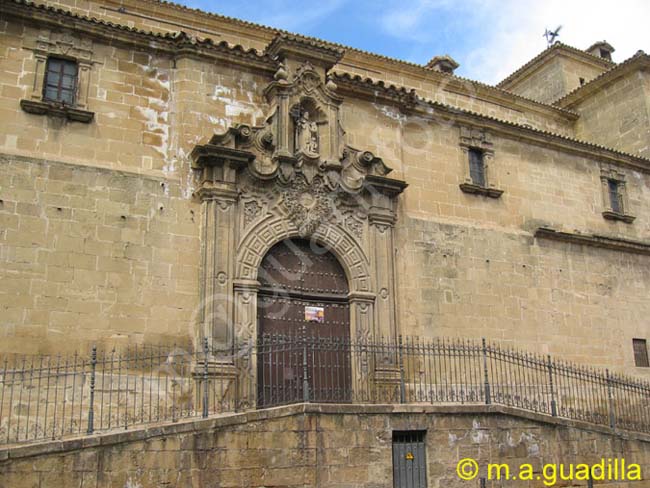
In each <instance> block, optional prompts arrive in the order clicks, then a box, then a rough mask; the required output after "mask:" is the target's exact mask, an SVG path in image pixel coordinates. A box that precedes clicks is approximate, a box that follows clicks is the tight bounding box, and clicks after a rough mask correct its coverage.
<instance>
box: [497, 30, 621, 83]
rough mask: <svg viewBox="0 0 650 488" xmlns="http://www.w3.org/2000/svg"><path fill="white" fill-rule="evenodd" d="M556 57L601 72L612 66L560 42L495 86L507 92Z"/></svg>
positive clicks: (605, 61) (604, 60) (610, 63)
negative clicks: (573, 61)
mask: <svg viewBox="0 0 650 488" xmlns="http://www.w3.org/2000/svg"><path fill="white" fill-rule="evenodd" d="M558 55H563V56H566V57H569V58H572V59H574V60H576V61H580V62H582V63H585V64H589V65H591V66H594V67H597V68H600V69H603V70H608V69H610V68H611V67H612V66H614V63H613V62H612V61H608V60H606V59H603V58H599V57H597V56H594V55H593V54H590V53H588V52H586V51H582V50H580V49H577V48H575V47H573V46H568V45H566V44H562V43H561V42H556V43H555V44H553V45H552V46H550V47H549V48H547V49H545V50H544V51H542V52H541V53H539V54H538V55H537V56H535V57H534V58H533V59H531V60H530V61H528V62H527V63H526V64H524V65H523V66H521V67H520V68H518V69H517V70H516V71H514V72H513V73H511V74H510V75H508V76H507V77H506V78H504V79H503V80H501V81H500V82H499V83H497V85H496V86H497V87H498V88H502V89H504V90H509V89H510V88H512V86H513V85H515V84H516V83H517V82H519V81H520V80H522V79H524V78H526V77H528V76H530V75H531V74H532V73H534V72H535V71H536V70H537V69H538V68H539V67H540V66H541V65H543V64H546V63H547V62H548V60H549V59H550V58H552V57H555V56H558Z"/></svg>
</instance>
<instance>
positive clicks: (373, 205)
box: [366, 176, 406, 342]
mask: <svg viewBox="0 0 650 488" xmlns="http://www.w3.org/2000/svg"><path fill="white" fill-rule="evenodd" d="M366 182H367V188H368V191H369V193H370V210H369V212H368V221H369V224H370V246H371V249H370V255H371V260H372V267H373V269H374V271H375V286H374V288H375V290H376V291H377V301H376V302H375V330H374V336H375V337H376V338H380V337H383V338H385V339H386V340H388V341H390V342H394V341H395V340H396V339H397V336H398V335H399V331H398V330H397V318H396V310H395V302H396V300H395V254H394V253H395V242H394V237H393V230H394V227H395V220H396V217H395V208H394V206H395V198H394V197H395V196H396V195H397V194H399V193H401V192H402V191H403V189H404V188H405V187H406V185H405V184H404V183H403V182H398V180H393V179H388V178H384V177H378V176H367V177H366ZM396 182H397V183H396Z"/></svg>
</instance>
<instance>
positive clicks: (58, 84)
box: [43, 57, 78, 105]
mask: <svg viewBox="0 0 650 488" xmlns="http://www.w3.org/2000/svg"><path fill="white" fill-rule="evenodd" d="M77 72H78V70H77V63H76V62H75V61H71V60H69V59H63V58H54V57H50V58H48V60H47V67H46V70H45V82H44V84H43V100H47V101H49V102H59V103H63V104H65V105H74V101H75V93H76V90H77Z"/></svg>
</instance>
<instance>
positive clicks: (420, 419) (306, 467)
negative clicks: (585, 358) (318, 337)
mask: <svg viewBox="0 0 650 488" xmlns="http://www.w3.org/2000/svg"><path fill="white" fill-rule="evenodd" d="M404 430H425V431H426V434H425V442H426V467H427V480H428V486H430V487H435V488H443V487H444V488H448V487H452V488H461V487H468V486H478V485H479V480H478V479H476V480H474V481H462V480H460V479H458V476H457V475H456V465H457V463H458V461H459V460H461V459H463V458H467V457H471V458H474V459H476V461H477V462H478V464H479V466H481V471H480V473H479V476H485V474H483V473H484V471H485V467H486V465H487V463H488V462H489V463H508V464H510V465H511V466H513V467H515V466H519V465H520V464H522V463H529V464H531V465H532V466H533V469H534V470H535V473H536V474H541V471H540V470H541V467H542V466H543V465H544V464H549V463H558V464H559V463H563V464H565V465H566V464H569V463H574V464H577V463H589V464H594V463H599V462H600V461H601V459H603V458H604V459H607V458H619V459H620V458H625V460H626V462H627V463H636V464H638V465H639V466H640V467H641V469H642V472H650V436H647V435H632V434H618V433H613V432H611V431H609V430H608V429H604V428H602V429H601V428H592V427H587V426H585V425H584V424H580V423H579V422H573V421H567V420H561V419H549V418H547V417H542V416H539V415H536V414H530V413H523V412H521V411H518V410H516V409H510V408H506V407H496V406H471V407H470V406H464V407H459V406H453V407H445V406H436V407H433V406H383V405H377V406H353V405H347V406H345V405H318V404H311V405H310V404H302V405H294V406H289V407H278V408H274V409H268V410H264V411H257V412H250V413H245V414H233V415H228V416H223V417H219V418H212V419H206V420H199V421H187V422H185V421H181V422H178V423H175V424H170V425H164V426H163V425H161V426H154V427H149V428H147V429H143V430H134V431H128V432H122V433H116V434H106V435H101V436H90V437H85V438H78V439H71V440H67V441H63V442H52V443H46V444H39V445H33V446H30V445H28V446H22V447H14V448H12V447H9V448H6V449H2V450H0V486H3V487H5V486H6V487H11V488H27V487H29V488H32V487H41V488H47V487H61V486H66V487H69V486H74V487H79V488H90V487H92V488H104V487H111V488H133V487H138V488H159V487H161V486H165V487H170V488H171V487H189V486H195V487H199V486H200V487H202V488H217V487H219V488H225V487H260V488H261V487H270V486H273V487H280V486H282V487H294V486H295V487H298V486H300V487H307V486H309V487H312V486H313V487H321V486H323V487H324V486H327V487H341V488H342V487H347V488H389V487H392V486H393V474H392V432H393V431H404ZM504 483H505V484H501V485H499V484H497V482H494V484H492V485H490V484H488V486H513V487H515V486H516V487H525V488H528V487H530V488H533V487H540V486H545V485H543V483H542V481H535V482H530V483H529V482H523V483H522V482H520V481H519V482H510V484H508V483H506V482H504ZM562 483H564V484H558V485H557V486H566V487H568V486H584V482H582V483H583V485H580V484H579V483H578V484H570V483H568V484H567V483H566V482H562ZM644 483H647V481H641V482H621V483H604V484H602V483H601V484H598V486H603V487H608V488H639V487H642V486H648V485H647V484H644Z"/></svg>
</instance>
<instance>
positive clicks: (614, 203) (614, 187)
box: [607, 178, 625, 214]
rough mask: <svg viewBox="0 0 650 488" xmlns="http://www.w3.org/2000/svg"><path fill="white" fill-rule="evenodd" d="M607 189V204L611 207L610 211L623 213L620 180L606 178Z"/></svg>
mask: <svg viewBox="0 0 650 488" xmlns="http://www.w3.org/2000/svg"><path fill="white" fill-rule="evenodd" d="M607 189H608V191H609V205H610V207H611V209H612V212H615V213H618V214H623V213H625V209H624V208H623V194H622V192H621V182H620V181H617V180H614V179H611V178H610V179H608V180H607Z"/></svg>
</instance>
